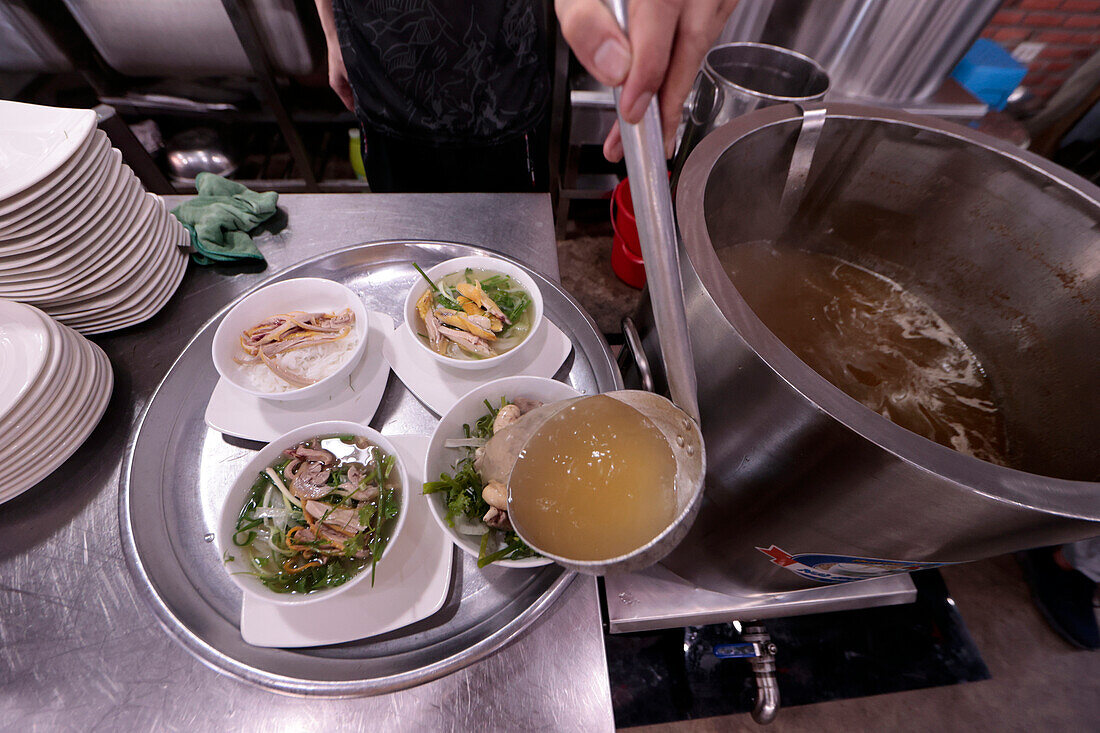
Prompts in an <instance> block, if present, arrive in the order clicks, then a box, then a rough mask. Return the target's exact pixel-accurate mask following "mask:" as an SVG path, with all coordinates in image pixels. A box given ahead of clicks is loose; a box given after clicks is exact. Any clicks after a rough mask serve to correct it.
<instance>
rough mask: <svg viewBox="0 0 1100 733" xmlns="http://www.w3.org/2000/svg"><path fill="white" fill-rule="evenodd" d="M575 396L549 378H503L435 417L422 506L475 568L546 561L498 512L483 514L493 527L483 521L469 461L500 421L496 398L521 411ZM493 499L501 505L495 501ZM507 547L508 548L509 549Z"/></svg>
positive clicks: (482, 499) (533, 564)
mask: <svg viewBox="0 0 1100 733" xmlns="http://www.w3.org/2000/svg"><path fill="white" fill-rule="evenodd" d="M579 395H580V392H578V391H577V390H575V389H573V387H571V386H569V385H568V384H564V383H562V382H558V381H555V380H553V379H546V378H544V377H529V376H516V377H504V378H503V379H496V380H494V381H492V382H486V383H485V384H483V385H480V386H478V387H475V388H474V389H473V390H471V391H469V392H467V393H466V394H465V395H463V396H462V397H460V398H459V399H458V401H457V402H456V403H455V404H454V406H453V407H451V409H449V410H448V411H447V412H446V414H444V415H443V417H442V418H441V419H440V421H439V425H438V426H436V429H435V432H434V433H433V434H432V439H431V442H430V443H429V444H428V452H427V455H426V456H425V459H424V476H425V477H427V479H428V483H426V484H424V491H425V493H426V494H427V497H428V506H429V508H430V509H431V512H432V516H433V517H434V518H435V521H436V523H437V524H438V525H439V526H440V528H441V529H442V530H443V531H444V532H445V533H447V535H448V536H449V537H450V538H451V540H452V541H453V542H454V543H455V544H456V545H458V547H459V549H461V550H462V551H463V552H465V553H466V554H467V555H471V556H472V557H474V558H476V559H478V561H479V565H480V566H482V567H484V566H488V565H492V566H493V567H504V568H532V567H539V566H542V565H548V564H550V563H551V562H552V561H551V560H550V559H549V558H545V557H541V556H538V555H536V554H534V553H533V552H531V551H530V549H529V548H527V547H526V545H523V543H522V540H519V538H518V537H517V536H516V535H515V532H514V531H512V530H510V529H509V528H508V525H507V524H506V523H505V522H504V521H501V520H502V517H500V512H499V511H496V512H493V513H492V515H490V516H489V522H490V523H491V524H495V525H496V526H495V527H492V526H489V524H487V523H486V521H485V518H486V515H489V513H490V511H491V510H492V509H493V507H492V506H491V505H489V504H488V502H487V501H486V500H485V497H484V495H482V496H478V493H479V492H478V491H477V486H478V485H479V477H478V476H476V475H475V474H476V468H474V466H473V457H474V453H475V452H476V449H477V445H478V444H479V443H480V442H483V441H484V440H486V439H487V438H488V437H489V436H490V435H491V434H492V431H493V428H494V424H495V425H497V426H500V425H501V424H502V423H503V418H502V420H501V422H497V419H496V418H497V417H498V416H499V415H500V406H501V404H502V399H503V401H504V403H505V404H511V405H518V406H521V407H522V408H523V409H524V410H527V409H529V408H531V407H533V406H535V405H537V403H550V402H557V401H559V400H567V399H570V398H573V397H577V396H579ZM486 403H488V404H486ZM517 410H518V407H517V408H516V409H510V411H511V412H516V411H517ZM520 413H521V414H522V410H520ZM506 417H507V415H506ZM467 426H468V430H467ZM471 471H472V472H473V473H471ZM482 493H483V492H482ZM490 498H494V497H492V496H490ZM494 501H495V502H496V503H497V504H498V506H501V504H500V499H499V498H494ZM512 546H514V549H512V550H509V547H512ZM485 560H491V562H485Z"/></svg>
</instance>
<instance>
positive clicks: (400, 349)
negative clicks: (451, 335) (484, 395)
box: [383, 319, 573, 415]
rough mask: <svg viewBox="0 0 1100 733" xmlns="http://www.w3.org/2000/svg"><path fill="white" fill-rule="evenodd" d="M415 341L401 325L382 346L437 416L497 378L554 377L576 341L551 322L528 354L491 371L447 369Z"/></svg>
mask: <svg viewBox="0 0 1100 733" xmlns="http://www.w3.org/2000/svg"><path fill="white" fill-rule="evenodd" d="M413 338H415V337H414V336H413V335H412V334H410V333H409V331H408V329H406V328H402V327H401V326H398V327H397V330H396V331H391V332H390V333H389V337H388V338H387V339H386V345H385V346H384V347H383V350H384V352H385V354H386V360H387V361H389V363H390V366H391V367H392V368H393V371H394V373H395V374H397V376H398V378H400V379H401V381H402V382H404V384H405V386H406V387H408V388H409V391H410V392H412V393H413V394H414V395H416V397H417V399H419V400H420V401H421V402H423V403H424V404H425V405H427V406H428V408H429V409H431V410H432V411H433V412H435V413H436V414H437V415H442V414H443V413H445V412H446V411H447V410H449V409H451V406H452V405H454V403H456V402H458V398H459V397H461V396H462V395H464V394H466V393H467V392H469V391H470V390H471V389H473V388H474V387H477V386H478V385H481V384H485V383H486V382H491V381H493V380H494V379H500V378H501V377H514V376H519V375H526V376H531V377H553V376H554V375H555V374H557V372H558V369H559V368H560V367H561V365H562V364H564V363H565V359H566V357H568V356H569V352H570V351H572V350H573V342H571V341H570V340H569V337H568V336H566V335H565V334H564V333H562V331H561V329H560V328H558V327H557V326H555V325H554V323H553V322H552V321H550V319H546V324H545V326H543V328H541V329H540V330H539V333H536V334H535V335H534V336H533V337H532V338H534V339H536V343H533V344H531V347H530V348H529V349H528V350H527V352H526V353H524V354H517V355H516V357H515V358H514V359H512V360H510V361H506V362H504V363H503V364H501V365H500V366H495V367H493V368H492V369H482V370H474V369H448V368H447V367H446V366H444V365H443V364H440V363H439V362H437V361H435V360H434V359H429V358H428V357H426V356H425V355H424V352H423V350H422V349H421V348H420V347H419V346H418V345H417V344H416V343H415V342H414V341H413Z"/></svg>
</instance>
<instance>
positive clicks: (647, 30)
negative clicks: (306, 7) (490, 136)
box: [318, 0, 737, 161]
mask: <svg viewBox="0 0 1100 733" xmlns="http://www.w3.org/2000/svg"><path fill="white" fill-rule="evenodd" d="M323 1H324V0H318V2H323ZM736 5H737V0H632V2H630V4H629V6H628V7H627V12H628V14H629V19H628V26H629V28H630V40H629V41H628V40H627V38H626V36H625V35H624V34H623V32H622V31H621V30H620V29H619V24H618V23H616V22H615V18H614V16H613V15H612V14H611V11H610V10H609V9H608V8H607V7H606V6H605V5H604V4H603V2H601V0H555V1H554V10H555V11H556V12H557V14H558V22H559V23H560V25H561V32H562V35H563V36H565V40H566V42H568V43H569V46H570V47H571V48H572V49H573V53H574V54H576V56H577V60H579V61H580V62H581V64H583V65H584V68H586V69H588V72H589V73H590V74H592V76H594V77H596V79H597V80H599V81H600V82H601V83H603V84H606V85H608V86H611V87H616V86H620V85H621V86H622V88H623V90H622V95H621V97H620V103H621V105H622V110H623V118H624V119H625V120H626V121H627V122H640V121H641V119H642V115H643V114H644V113H645V109H646V107H647V106H648V105H649V102H650V100H651V99H652V98H653V95H654V94H657V96H658V100H659V101H660V104H661V126H662V129H663V131H664V136H665V152H666V154H667V155H668V156H669V157H672V153H673V150H672V146H673V144H674V142H675V141H674V138H675V135H676V128H677V126H678V125H679V124H680V118H681V116H682V114H683V112H682V110H683V105H684V100H685V99H687V95H688V92H690V91H691V85H692V83H693V82H694V80H695V74H696V73H697V72H698V71H699V66H700V64H701V63H702V61H703V56H705V55H706V53H707V51H709V50H710V47H711V44H713V43H714V39H715V38H717V37H718V34H719V33H720V32H721V30H722V26H724V25H725V23H726V19H727V18H729V15H730V13H731V12H733V8H734V7H735V6H736ZM603 150H604V156H606V157H607V159H608V160H611V161H618V160H621V159H622V157H623V144H622V138H621V137H620V136H619V123H618V122H616V123H615V126H614V127H613V128H612V129H611V133H610V134H609V135H608V136H607V140H605V141H604V146H603Z"/></svg>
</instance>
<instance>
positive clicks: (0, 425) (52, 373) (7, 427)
mask: <svg viewBox="0 0 1100 733" xmlns="http://www.w3.org/2000/svg"><path fill="white" fill-rule="evenodd" d="M39 317H40V318H41V320H42V322H43V324H44V328H45V329H46V333H47V338H49V340H50V353H49V356H48V357H47V361H46V364H45V366H44V367H43V368H42V370H41V371H40V372H39V374H38V378H37V379H35V381H34V382H32V383H31V385H30V388H29V389H27V390H26V391H25V392H24V393H23V396H22V397H21V398H19V400H18V401H17V402H15V403H14V404H13V405H12V406H11V407H9V408H8V411H7V413H6V414H4V415H3V416H0V440H10V439H11V438H12V437H13V428H15V427H16V426H18V425H21V424H22V423H24V422H25V420H26V416H27V413H29V412H33V411H35V410H36V409H38V405H41V404H44V403H45V402H46V401H48V398H49V397H50V395H52V394H53V393H54V391H55V389H56V386H57V382H58V380H60V379H61V378H63V377H64V376H65V375H66V371H65V370H66V369H67V368H68V366H69V363H70V362H71V353H70V349H69V348H68V344H66V343H65V341H64V340H63V339H62V338H61V327H60V326H59V325H58V324H57V323H55V322H54V321H53V319H51V318H50V317H49V316H47V315H46V314H44V313H42V314H39Z"/></svg>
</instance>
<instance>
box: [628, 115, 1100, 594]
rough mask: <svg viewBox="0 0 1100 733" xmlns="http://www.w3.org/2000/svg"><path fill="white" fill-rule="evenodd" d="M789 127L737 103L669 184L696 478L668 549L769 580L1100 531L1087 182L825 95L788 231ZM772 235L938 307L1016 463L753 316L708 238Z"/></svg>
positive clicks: (692, 568) (949, 558) (1096, 291)
mask: <svg viewBox="0 0 1100 733" xmlns="http://www.w3.org/2000/svg"><path fill="white" fill-rule="evenodd" d="M799 124H800V113H799V112H798V110H797V109H796V108H794V107H793V106H792V105H782V106H777V107H771V108H768V109H762V110H757V111H755V112H753V113H750V114H749V115H746V116H744V117H741V118H739V119H737V120H734V121H733V122H732V123H730V124H729V125H727V126H725V127H722V128H720V129H718V130H717V131H715V132H714V133H712V134H711V135H709V136H708V137H706V138H705V139H704V140H703V141H702V142H701V143H700V144H699V145H698V147H697V148H696V149H695V151H694V153H692V155H691V157H690V158H689V159H688V162H687V164H686V166H685V168H684V171H683V174H682V177H681V180H680V187H679V190H678V192H677V201H676V203H677V215H678V224H679V229H680V233H681V236H682V250H681V262H682V263H683V268H682V272H683V287H684V297H685V302H686V308H687V314H688V320H689V323H690V335H691V343H692V347H693V351H694V364H695V368H696V374H697V376H698V382H699V406H700V410H701V417H702V429H703V435H704V439H705V442H706V450H707V458H708V460H707V463H708V475H707V481H708V486H707V490H706V496H705V500H704V505H703V508H702V510H701V511H700V514H699V518H698V520H697V522H696V524H695V526H694V528H693V529H692V532H691V533H690V534H689V536H688V538H687V539H686V540H685V541H684V543H683V544H682V545H681V546H680V547H679V548H678V549H677V550H676V551H675V553H674V554H673V555H672V556H670V557H669V558H668V559H666V561H665V564H666V565H668V566H670V567H671V568H672V569H674V570H675V571H676V572H678V573H680V574H681V575H684V576H686V577H689V578H690V579H692V580H694V581H696V582H697V583H698V584H700V585H701V586H703V587H706V588H711V589H714V590H718V591H726V592H736V593H740V594H745V593H763V592H777V591H784V590H793V589H799V588H808V587H818V586H819V585H820V582H821V580H824V581H827V582H835V581H838V580H844V579H852V578H857V577H865V576H873V575H875V574H879V573H886V572H897V571H899V570H904V569H907V568H910V567H919V566H920V564H921V563H932V564H937V563H952V562H964V561H970V560H976V559H980V558H983V557H988V556H991V555H995V554H999V553H1003V552H1006V551H1011V550H1015V549H1019V548H1024V547H1032V546H1037V545H1043V544H1053V543H1057V542H1064V541H1070V540H1075V539H1081V538H1085V537H1091V536H1096V535H1100V484H1098V483H1096V481H1097V479H1098V477H1100V451H1098V450H1097V443H1096V440H1097V436H1098V435H1100V233H1098V232H1100V189H1097V187H1096V186H1093V185H1091V184H1089V183H1088V182H1086V181H1084V180H1083V179H1081V178H1078V177H1077V176H1075V175H1073V174H1071V173H1069V172H1067V171H1065V170H1063V169H1061V168H1058V167H1057V166H1054V165H1052V164H1051V163H1049V162H1047V161H1045V160H1043V159H1041V158H1038V157H1037V156H1034V155H1031V154H1029V153H1026V152H1022V151H1020V150H1017V149H1015V148H1013V147H1012V146H1010V145H1008V144H1004V143H1001V142H999V141H997V140H994V139H992V138H989V137H987V136H984V135H980V134H978V133H974V132H972V131H970V130H968V129H966V128H963V127H959V126H956V125H953V124H950V123H945V122H942V121H938V120H934V119H931V118H924V117H917V116H913V115H907V114H902V113H892V112H887V111H884V110H877V109H873V108H868V107H863V106H857V105H850V104H834V105H831V106H830V108H829V110H828V117H827V119H826V122H825V125H824V129H823V131H822V135H821V138H820V142H819V143H818V148H817V152H816V155H815V157H814V162H813V167H812V169H811V171H810V176H809V179H808V182H807V189H806V197H805V199H804V200H803V203H802V206H801V207H800V208H799V210H798V212H797V214H796V215H795V217H794V221H792V222H790V223H789V224H790V228H788V227H787V224H788V223H787V222H783V221H780V220H779V219H780V214H779V201H780V194H781V192H782V190H783V185H784V180H785V175H786V170H787V166H788V162H789V160H790V157H791V152H792V149H793V147H794V142H795V138H796V135H797V133H798V129H799ZM780 231H785V232H786V234H785V235H784V237H783V238H782V240H781V242H780V243H779V244H780V245H781V246H793V247H800V248H803V249H809V250H814V251H821V252H824V253H828V254H833V255H837V256H840V257H843V258H845V259H848V260H853V261H856V262H859V263H863V264H867V265H869V266H871V267H872V268H873V269H876V270H878V271H880V272H882V273H883V274H885V275H887V276H889V277H891V278H893V279H895V280H896V281H898V282H900V283H902V284H903V285H904V286H906V287H907V288H908V289H909V290H910V291H911V292H913V293H914V294H916V295H918V296H919V297H921V298H923V299H924V300H925V301H926V302H928V303H929V304H931V305H932V306H933V307H934V308H935V309H936V310H937V311H938V312H939V313H940V314H942V315H943V316H944V318H946V319H947V321H948V322H949V323H951V324H952V326H953V327H954V328H955V330H956V331H958V332H959V334H960V335H961V336H962V337H963V339H964V340H965V341H966V342H967V343H968V344H969V345H970V346H971V347H972V348H973V349H974V351H975V352H976V353H977V354H978V355H979V357H980V358H981V359H982V361H983V363H984V364H985V365H986V366H987V368H988V371H989V373H990V377H991V380H992V382H993V383H994V386H995V389H996V390H997V391H998V392H999V394H1000V398H1001V402H1002V407H1003V410H1004V413H1005V416H1006V419H1007V423H1008V430H1009V439H1010V441H1011V442H1012V443H1013V444H1015V446H1016V450H1017V452H1018V454H1019V456H1020V460H1021V467H1022V468H1023V470H1013V469H1009V468H1003V467H999V466H995V465H993V464H990V463H985V462H983V461H979V460H976V459H974V458H970V457H968V456H965V455H962V454H960V453H957V452H955V451H952V450H950V449H948V448H945V447H942V446H940V445H937V444H935V443H933V442H931V441H929V440H926V439H925V438H922V437H920V436H918V435H916V434H914V433H910V432H909V431H907V430H905V429H903V428H900V427H898V426H896V425H894V424H893V423H891V422H889V421H888V420H886V419H885V418H883V417H881V416H879V415H878V414H876V413H874V412H872V411H871V410H869V409H867V408H865V407H863V406H862V405H861V404H859V403H858V402H856V401H855V400H853V399H851V398H850V397H848V396H847V395H845V394H844V393H843V392H842V391H840V390H839V389H837V388H836V387H834V386H832V385H831V384H830V383H829V382H827V381H826V380H825V379H823V378H822V377H821V376H819V375H818V374H817V373H816V372H814V371H813V370H812V369H810V368H809V367H808V366H806V365H805V364H804V363H803V362H802V361H800V360H799V359H798V358H797V357H796V356H795V355H794V353H793V352H791V351H790V350H789V349H788V348H787V347H786V346H784V344H783V343H781V342H780V341H779V339H778V338H777V337H776V336H774V335H773V334H772V333H771V332H770V331H769V330H768V329H767V328H765V326H764V324H763V323H762V322H761V320H760V319H759V318H758V317H757V316H756V314H755V313H753V311H752V310H751V309H750V307H749V306H748V305H747V304H746V302H745V301H744V300H743V299H742V297H741V296H740V295H739V293H738V292H737V290H736V289H735V288H734V287H733V285H732V284H731V282H730V280H729V279H728V278H727V276H726V274H725V273H724V271H723V269H722V267H721V265H720V264H719V260H718V257H717V255H716V250H718V249H720V248H723V247H730V246H735V245H737V244H738V243H741V242H749V241H754V240H760V239H767V238H770V237H774V236H776V232H780ZM645 341H646V344H647V350H652V348H653V347H654V342H655V334H654V333H652V331H651V332H649V333H648V335H647V336H646V339H645ZM651 362H652V363H653V364H658V365H659V364H660V360H659V359H651ZM765 551H767V552H765ZM799 555H803V556H802V557H793V558H792V556H799ZM828 556H839V557H836V558H830V557H828ZM860 558H870V559H875V560H888V561H899V563H900V564H897V565H890V564H888V563H883V564H867V563H865V562H863V561H862V560H860ZM834 563H843V564H841V565H835V564H834ZM815 569H816V570H815ZM818 571H820V572H818ZM815 577H817V578H819V579H820V580H815V579H814V578H815Z"/></svg>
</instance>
